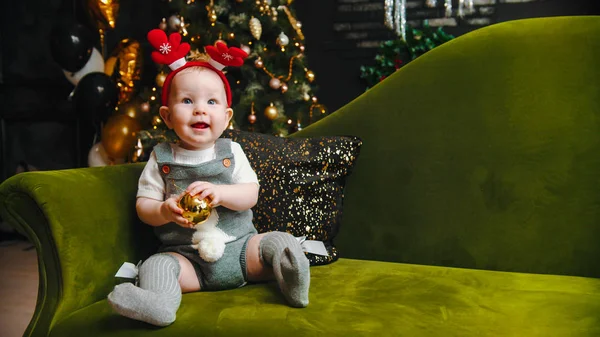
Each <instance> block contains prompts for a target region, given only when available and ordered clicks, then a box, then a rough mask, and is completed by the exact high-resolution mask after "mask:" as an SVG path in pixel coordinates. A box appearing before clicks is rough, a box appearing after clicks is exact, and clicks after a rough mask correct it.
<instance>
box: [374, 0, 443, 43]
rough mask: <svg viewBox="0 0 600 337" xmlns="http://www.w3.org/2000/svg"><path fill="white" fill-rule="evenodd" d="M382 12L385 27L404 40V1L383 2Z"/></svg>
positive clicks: (391, 0)
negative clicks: (383, 13)
mask: <svg viewBox="0 0 600 337" xmlns="http://www.w3.org/2000/svg"><path fill="white" fill-rule="evenodd" d="M448 1H452V0H448ZM384 12H385V15H384V24H385V26H386V27H388V28H389V29H391V30H393V31H394V32H395V33H396V35H398V36H402V39H403V40H406V0H385V2H384Z"/></svg>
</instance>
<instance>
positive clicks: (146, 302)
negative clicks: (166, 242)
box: [108, 253, 200, 326]
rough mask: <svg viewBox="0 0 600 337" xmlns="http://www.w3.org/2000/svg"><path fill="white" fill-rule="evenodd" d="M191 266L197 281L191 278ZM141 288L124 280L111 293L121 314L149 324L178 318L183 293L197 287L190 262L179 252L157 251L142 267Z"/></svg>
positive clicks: (171, 321) (168, 321) (167, 322)
mask: <svg viewBox="0 0 600 337" xmlns="http://www.w3.org/2000/svg"><path fill="white" fill-rule="evenodd" d="M190 269H191V271H192V272H193V274H194V278H195V279H196V281H195V282H196V283H195V284H194V282H193V281H192V280H191V278H190V276H189V273H190ZM139 279H140V287H136V286H134V285H133V284H132V283H123V284H119V285H117V286H116V287H115V289H114V290H113V291H112V292H111V293H110V294H109V295H108V302H109V303H110V304H111V306H112V307H113V309H114V310H115V311H116V312H118V313H119V314H121V315H123V316H125V317H129V318H132V319H136V320H139V321H143V322H146V323H150V324H154V325H158V326H166V325H169V324H171V323H173V322H174V321H175V317H176V312H177V309H179V304H180V303H181V293H182V290H184V291H193V290H198V289H199V288H200V287H199V284H198V278H197V277H196V276H195V272H194V268H193V267H192V265H191V263H190V262H189V261H187V260H186V259H185V258H184V257H182V256H181V255H179V254H174V253H173V254H155V255H152V256H150V257H149V258H148V259H147V260H146V261H144V263H143V264H142V265H141V266H140V270H139Z"/></svg>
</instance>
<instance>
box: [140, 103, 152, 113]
mask: <svg viewBox="0 0 600 337" xmlns="http://www.w3.org/2000/svg"><path fill="white" fill-rule="evenodd" d="M140 109H141V110H142V112H150V103H148V102H144V103H142V104H140Z"/></svg>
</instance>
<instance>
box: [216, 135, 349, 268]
mask: <svg viewBox="0 0 600 337" xmlns="http://www.w3.org/2000/svg"><path fill="white" fill-rule="evenodd" d="M223 137H227V138H231V139H232V140H233V141H235V142H238V143H240V145H241V147H242V149H244V152H245V153H246V156H247V157H248V160H249V161H250V164H251V165H252V168H253V169H254V171H256V175H257V176H258V181H259V182H260V193H259V197H258V203H257V204H256V206H255V207H253V208H252V211H253V212H254V219H253V220H254V226H255V227H256V229H257V230H258V232H259V233H264V232H270V231H282V232H288V233H291V234H292V235H294V236H306V237H307V239H309V240H318V241H323V243H324V244H325V248H326V249H327V252H328V254H329V256H322V255H314V254H310V253H307V257H308V259H309V260H310V263H311V265H321V264H327V263H330V262H333V261H335V260H337V259H338V253H337V250H336V248H335V246H334V244H333V239H334V238H335V236H336V235H337V233H338V231H339V230H340V222H341V219H342V204H343V199H344V186H345V181H346V180H345V179H346V177H347V176H348V175H349V174H350V172H351V171H352V168H353V166H354V164H355V162H356V159H357V157H358V154H359V151H360V147H361V141H360V139H358V138H356V137H341V136H327V137H311V138H282V137H275V136H271V135H265V134H259V133H254V132H245V131H237V130H226V131H225V132H224V133H223Z"/></svg>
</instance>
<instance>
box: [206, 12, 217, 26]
mask: <svg viewBox="0 0 600 337" xmlns="http://www.w3.org/2000/svg"><path fill="white" fill-rule="evenodd" d="M208 20H209V21H210V22H211V23H215V22H217V12H215V10H214V9H211V10H210V12H209V13H208Z"/></svg>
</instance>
